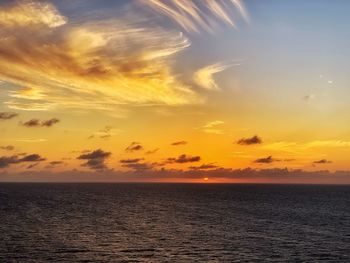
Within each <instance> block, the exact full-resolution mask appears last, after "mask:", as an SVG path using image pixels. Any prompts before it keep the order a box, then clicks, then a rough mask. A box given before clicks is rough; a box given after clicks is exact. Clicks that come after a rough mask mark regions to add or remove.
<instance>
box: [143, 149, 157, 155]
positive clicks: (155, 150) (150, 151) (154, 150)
mask: <svg viewBox="0 0 350 263" xmlns="http://www.w3.org/2000/svg"><path fill="white" fill-rule="evenodd" d="M158 151H159V148H156V149H153V150H149V151H147V152H146V154H154V153H156V152H158Z"/></svg>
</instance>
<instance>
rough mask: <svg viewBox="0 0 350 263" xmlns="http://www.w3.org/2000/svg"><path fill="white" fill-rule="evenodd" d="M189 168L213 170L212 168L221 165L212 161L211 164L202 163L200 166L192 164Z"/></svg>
mask: <svg viewBox="0 0 350 263" xmlns="http://www.w3.org/2000/svg"><path fill="white" fill-rule="evenodd" d="M189 168H190V169H191V170H211V169H218V168H220V167H219V166H217V165H214V164H212V163H209V164H202V165H200V166H190V167H189Z"/></svg>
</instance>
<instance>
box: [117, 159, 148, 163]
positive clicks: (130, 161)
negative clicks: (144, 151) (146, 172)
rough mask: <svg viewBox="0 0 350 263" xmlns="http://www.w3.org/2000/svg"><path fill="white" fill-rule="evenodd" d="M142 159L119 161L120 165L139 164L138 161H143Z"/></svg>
mask: <svg viewBox="0 0 350 263" xmlns="http://www.w3.org/2000/svg"><path fill="white" fill-rule="evenodd" d="M143 160H144V158H135V159H123V160H120V161H119V162H120V163H124V164H129V163H139V162H140V161H143Z"/></svg>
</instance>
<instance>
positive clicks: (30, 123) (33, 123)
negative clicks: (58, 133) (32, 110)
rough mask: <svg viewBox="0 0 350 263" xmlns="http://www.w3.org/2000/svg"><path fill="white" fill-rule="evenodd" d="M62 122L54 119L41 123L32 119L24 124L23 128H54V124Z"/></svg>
mask: <svg viewBox="0 0 350 263" xmlns="http://www.w3.org/2000/svg"><path fill="white" fill-rule="evenodd" d="M59 121H60V120H59V119H56V118H53V119H49V120H43V121H40V120H38V119H31V120H29V121H26V122H24V123H22V125H23V126H26V127H52V126H53V125H54V124H56V123H58V122H59Z"/></svg>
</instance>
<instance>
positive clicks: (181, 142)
mask: <svg viewBox="0 0 350 263" xmlns="http://www.w3.org/2000/svg"><path fill="white" fill-rule="evenodd" d="M186 144H187V142H186V141H178V142H173V143H172V144H171V145H172V146H179V145H186Z"/></svg>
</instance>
